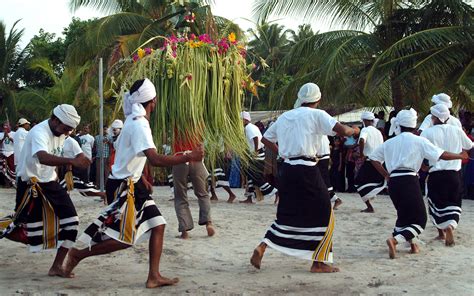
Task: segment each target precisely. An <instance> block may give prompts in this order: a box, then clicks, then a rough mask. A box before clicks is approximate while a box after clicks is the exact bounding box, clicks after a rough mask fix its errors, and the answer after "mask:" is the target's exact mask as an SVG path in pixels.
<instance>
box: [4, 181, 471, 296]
mask: <svg viewBox="0 0 474 296" xmlns="http://www.w3.org/2000/svg"><path fill="white" fill-rule="evenodd" d="M234 191H235V192H236V193H237V195H238V196H239V197H240V198H241V199H243V190H240V189H239V190H235V189H234ZM217 193H218V196H219V197H220V201H219V202H217V203H214V204H213V208H212V215H213V220H214V223H215V226H216V230H217V235H216V236H215V237H212V238H208V237H207V236H206V232H205V229H204V228H203V227H201V226H197V224H196V228H195V229H194V230H193V231H191V232H190V239H189V240H186V241H183V240H181V239H179V238H176V236H177V235H178V232H177V228H178V226H177V221H176V216H175V212H174V207H173V202H172V201H169V198H170V197H171V193H170V190H169V188H168V187H155V190H154V193H153V197H154V199H155V201H156V202H157V204H158V206H159V208H160V210H161V211H162V213H163V215H164V217H165V218H166V220H167V222H168V225H167V229H166V234H165V245H164V252H163V256H162V262H161V272H162V274H163V275H164V276H168V277H175V276H176V277H179V278H180V283H179V284H178V285H176V286H173V287H165V288H160V289H153V290H147V289H145V280H146V277H147V272H148V244H147V243H143V244H140V245H138V246H136V247H134V248H130V249H127V250H125V251H122V252H117V253H113V254H109V255H105V256H101V257H94V258H88V259H86V260H84V261H83V262H81V264H80V265H79V266H78V267H77V269H76V270H75V274H76V278H74V279H63V278H59V277H48V276H47V271H48V268H49V266H50V264H51V263H52V260H53V256H54V252H51V251H50V252H43V253H36V254H32V253H29V252H28V251H27V248H26V247H25V246H23V245H20V244H18V243H14V242H11V241H9V240H7V239H3V240H1V241H0V247H1V250H2V251H1V253H0V270H1V271H0V294H1V295H152V294H153V295H155V294H162V295H170V294H177V295H183V294H190V295H209V294H215V295H256V294H264V295H283V294H289V295H296V294H297V295H448V294H450V295H473V294H474V282H473V271H474V268H473V267H474V260H473V258H474V234H473V231H472V229H474V220H473V212H474V202H473V201H471V200H464V201H463V216H462V217H461V222H460V225H459V227H458V229H457V231H456V234H455V239H456V246H455V247H453V248H448V247H445V246H444V244H443V243H442V242H440V241H434V240H433V238H434V237H435V236H436V234H437V231H436V229H435V228H434V227H433V226H432V225H431V222H428V225H427V228H426V230H425V232H424V233H423V234H422V235H421V237H420V238H421V240H422V241H423V243H422V245H421V253H420V254H419V255H411V254H408V249H407V248H404V247H401V248H399V253H398V259H396V260H390V259H388V253H387V247H386V245H385V240H386V238H387V237H388V236H389V235H390V233H391V230H392V228H393V225H394V222H395V218H396V215H395V209H394V208H393V205H392V203H391V201H390V199H389V198H388V196H379V197H378V198H377V199H376V200H375V201H374V203H373V204H374V207H375V210H376V213H375V214H365V213H359V211H360V210H361V209H363V208H364V204H363V203H362V201H361V200H360V198H359V197H358V195H356V194H339V195H340V197H341V198H342V199H343V201H344V203H343V205H342V206H341V208H340V209H339V210H337V211H336V232H335V237H334V256H335V257H334V259H335V263H336V265H337V266H338V267H340V268H341V272H339V273H334V274H311V273H310V272H309V267H310V265H311V262H309V261H303V260H300V259H297V258H293V257H287V256H284V255H283V254H281V253H279V252H277V251H274V250H272V249H268V250H267V252H266V254H265V257H264V259H263V262H262V269H261V270H256V269H254V268H253V267H252V266H251V265H250V264H249V258H250V256H251V254H252V250H253V248H254V247H255V246H256V245H257V244H258V243H259V241H260V239H261V238H262V236H263V235H264V233H265V230H266V228H267V227H268V226H269V225H270V224H271V222H272V221H273V219H274V217H275V213H276V207H275V206H274V205H273V200H267V201H264V202H261V203H258V204H255V205H243V204H238V203H234V204H227V203H226V202H225V200H226V199H227V196H226V195H225V194H224V192H223V191H221V190H218V191H217ZM72 198H73V201H74V203H75V205H76V208H77V211H78V214H79V219H80V229H81V230H83V229H84V228H85V227H86V226H87V225H88V223H90V222H91V221H92V220H93V219H94V218H95V217H96V216H97V214H98V212H99V211H100V209H101V208H102V204H101V203H100V202H99V201H97V200H96V198H90V197H82V196H80V195H79V194H78V193H76V192H73V193H72ZM14 200H15V192H14V190H12V189H0V215H2V216H3V215H5V214H8V213H10V211H11V210H12V208H13V206H14ZM191 210H192V212H193V215H194V220H195V222H196V221H197V215H198V206H197V201H196V199H195V198H194V197H192V198H191Z"/></svg>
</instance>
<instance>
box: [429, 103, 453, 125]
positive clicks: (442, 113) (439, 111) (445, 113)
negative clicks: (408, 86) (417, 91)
mask: <svg viewBox="0 0 474 296" xmlns="http://www.w3.org/2000/svg"><path fill="white" fill-rule="evenodd" d="M430 111H431V114H432V115H433V116H435V117H437V118H438V119H439V120H441V122H443V123H445V122H446V121H447V120H448V119H449V115H450V113H449V109H448V107H447V106H446V105H444V104H437V105H434V106H433V107H431V108H430Z"/></svg>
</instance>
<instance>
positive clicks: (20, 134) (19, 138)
mask: <svg viewBox="0 0 474 296" xmlns="http://www.w3.org/2000/svg"><path fill="white" fill-rule="evenodd" d="M29 130H30V122H29V121H28V120H26V119H24V118H20V119H19V120H18V129H17V130H16V132H15V135H14V136H13V150H14V153H13V154H14V155H16V157H15V171H16V166H17V165H18V159H19V158H20V153H21V149H23V145H24V144H25V139H26V135H28V131H29Z"/></svg>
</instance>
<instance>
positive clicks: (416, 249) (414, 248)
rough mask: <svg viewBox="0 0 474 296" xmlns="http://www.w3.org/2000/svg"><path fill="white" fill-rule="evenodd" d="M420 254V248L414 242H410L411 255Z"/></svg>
mask: <svg viewBox="0 0 474 296" xmlns="http://www.w3.org/2000/svg"><path fill="white" fill-rule="evenodd" d="M418 253H420V247H419V246H418V245H417V244H416V243H414V242H413V241H410V254H418Z"/></svg>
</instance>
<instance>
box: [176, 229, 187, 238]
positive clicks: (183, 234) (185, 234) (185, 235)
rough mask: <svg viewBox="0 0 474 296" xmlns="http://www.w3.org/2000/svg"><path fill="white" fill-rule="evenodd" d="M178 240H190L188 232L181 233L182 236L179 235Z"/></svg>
mask: <svg viewBox="0 0 474 296" xmlns="http://www.w3.org/2000/svg"><path fill="white" fill-rule="evenodd" d="M178 238H181V239H188V238H189V234H188V232H187V231H186V230H185V231H182V232H181V235H178Z"/></svg>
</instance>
